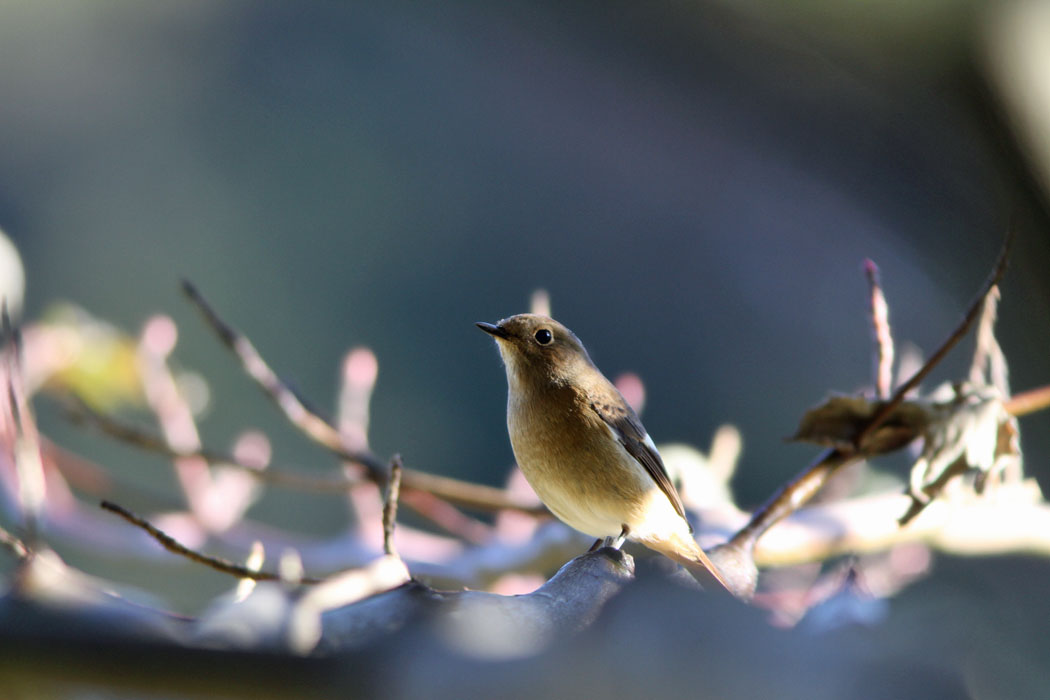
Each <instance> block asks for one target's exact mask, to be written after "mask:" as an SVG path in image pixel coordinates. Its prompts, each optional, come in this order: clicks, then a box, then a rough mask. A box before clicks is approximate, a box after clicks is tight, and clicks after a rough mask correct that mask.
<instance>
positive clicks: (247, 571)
mask: <svg viewBox="0 0 1050 700" xmlns="http://www.w3.org/2000/svg"><path fill="white" fill-rule="evenodd" d="M99 506H100V507H101V508H102V509H103V510H108V511H109V512H111V513H116V514H117V515H119V516H120V517H122V518H124V519H125V520H127V521H128V522H129V523H131V524H132V525H135V526H136V527H139V528H142V529H143V530H145V531H146V532H147V533H149V535H150V536H151V537H152V538H153V539H155V540H156V541H157V542H159V543H160V545H161V546H162V547H164V549H166V550H168V551H169V552H172V553H174V554H178V555H180V556H183V557H186V558H187V559H190V560H191V561H195V562H197V563H198V564H203V565H205V566H207V567H209V568H212V569H215V570H216V571H221V572H222V573H224V574H230V575H231V576H236V577H237V578H250V579H252V580H255V581H279V580H281V577H280V576H278V575H277V574H273V573H269V572H266V571H255V570H253V569H251V568H249V567H246V566H241V565H240V564H235V563H233V562H232V561H230V560H229V559H222V558H221V557H212V556H208V555H206V554H201V553H200V552H197V551H194V550H192V549H190V548H189V547H187V546H185V545H183V544H181V543H179V542H178V541H177V540H176V539H175V538H174V537H172V536H171V535H169V534H167V533H166V532H164V531H163V530H160V529H159V528H157V527H155V526H154V525H152V524H150V523H149V522H148V521H146V520H145V519H143V518H140V517H139V516H137V515H135V514H134V513H132V512H131V511H129V510H127V509H126V508H124V507H122V506H119V505H117V504H116V503H111V502H110V501H102V502H101V503H99ZM301 582H302V583H320V582H321V579H316V578H309V577H304V578H303V579H302V581H301Z"/></svg>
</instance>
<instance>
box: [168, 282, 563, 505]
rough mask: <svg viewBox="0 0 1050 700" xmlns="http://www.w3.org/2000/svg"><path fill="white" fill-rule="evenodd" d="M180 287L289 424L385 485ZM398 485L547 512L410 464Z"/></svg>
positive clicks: (377, 466) (378, 467)
mask: <svg viewBox="0 0 1050 700" xmlns="http://www.w3.org/2000/svg"><path fill="white" fill-rule="evenodd" d="M182 288H183V291H184V292H185V293H186V296H187V297H188V298H189V299H190V301H191V302H193V303H194V305H196V306H197V308H198V309H199V310H200V311H201V313H202V314H203V316H204V318H205V320H206V321H207V322H208V324H209V325H210V326H211V328H212V329H213V330H214V331H215V333H216V334H217V335H218V336H219V338H220V339H221V340H222V341H223V343H224V344H225V345H226V346H227V347H228V348H230V349H231V350H232V351H233V352H234V353H235V354H236V355H237V356H238V357H239V358H240V360H241V364H242V365H243V367H244V369H245V371H246V372H247V373H248V375H249V376H250V377H252V379H254V380H255V381H256V382H257V383H258V384H259V386H260V387H261V388H262V389H263V391H264V392H265V393H266V395H267V396H269V397H270V399H271V400H272V401H273V402H274V403H276V404H277V405H278V407H279V408H280V409H281V410H282V411H283V412H284V414H285V416H286V417H287V419H288V420H289V421H290V422H291V423H292V425H294V426H296V427H297V428H299V429H300V430H301V431H302V432H303V433H304V434H305V435H306V436H307V437H309V438H311V439H312V440H314V441H315V442H317V443H319V444H320V445H322V446H324V447H326V448H328V450H329V451H331V452H332V453H333V454H334V455H335V456H337V457H338V458H340V459H342V460H344V461H347V462H352V463H356V464H360V465H362V466H363V467H365V469H366V470H367V471H368V474H369V477H370V478H371V479H372V480H373V481H375V482H376V483H377V484H379V485H383V484H384V482H385V481H386V479H387V473H386V469H385V465H384V464H383V463H382V461H380V459H379V458H378V457H376V456H375V454H373V453H372V452H370V451H367V450H348V449H347V448H346V446H345V445H344V441H343V438H342V436H341V435H340V434H339V431H338V430H336V428H335V427H334V426H332V424H331V423H329V422H328V421H327V420H325V419H324V418H322V417H321V416H320V415H318V414H317V413H316V412H315V411H313V410H311V409H309V408H308V407H307V406H306V404H305V403H304V402H303V401H302V400H301V399H300V397H299V396H298V395H297V394H296V393H295V392H294V391H292V389H290V388H289V387H288V385H287V384H286V383H285V382H284V381H282V380H281V378H280V377H278V376H277V373H276V372H274V371H273V370H272V369H271V368H270V366H269V365H267V364H266V361H265V360H263V358H262V356H261V355H260V354H259V353H258V351H257V350H256V349H255V347H254V346H253V345H252V344H251V342H250V341H249V340H248V339H247V337H245V336H244V335H242V334H241V333H239V332H237V331H236V330H234V329H233V328H232V327H231V326H230V325H228V324H227V323H226V322H225V321H223V320H222V319H221V318H220V317H219V315H218V314H217V313H216V312H215V310H214V309H213V308H212V307H211V305H210V304H208V302H207V301H206V300H205V299H204V297H203V296H201V294H200V292H199V291H197V289H196V287H194V286H193V285H192V284H190V283H189V282H187V281H183V283H182ZM402 486H403V487H404V488H405V489H406V490H408V489H412V490H418V491H426V492H428V493H432V494H434V495H435V496H438V497H440V498H443V499H445V500H447V501H451V502H453V503H457V504H459V505H461V506H465V507H468V508H478V509H480V510H500V509H503V508H511V509H514V510H518V511H521V512H524V513H532V514H536V515H539V514H543V513H546V512H547V511H546V509H544V508H537V507H536V506H535V505H532V504H528V505H526V504H524V503H520V502H518V501H517V500H516V499H513V498H511V497H510V496H508V495H507V494H506V493H505V492H503V491H502V490H501V489H496V488H492V487H491V486H482V485H480V484H474V483H470V482H467V481H460V480H459V479H452V478H450V477H445V476H436V475H434V474H428V473H426V472H420V471H416V470H413V469H404V470H403V472H402Z"/></svg>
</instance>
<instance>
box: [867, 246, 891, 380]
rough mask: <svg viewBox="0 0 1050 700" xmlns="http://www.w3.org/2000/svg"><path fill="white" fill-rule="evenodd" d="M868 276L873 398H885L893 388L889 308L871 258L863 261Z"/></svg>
mask: <svg viewBox="0 0 1050 700" xmlns="http://www.w3.org/2000/svg"><path fill="white" fill-rule="evenodd" d="M864 274H865V275H866V276H867V278H868V292H869V297H868V309H869V312H870V313H871V335H872V340H874V341H875V362H874V374H875V377H874V379H875V398H878V399H885V398H886V397H888V396H889V395H890V391H891V390H892V388H893V334H892V333H891V332H890V309H889V306H888V305H887V304H886V296H885V295H884V294H883V293H882V283H881V282H880V281H879V267H878V265H876V264H875V262H874V261H873V260H865V261H864Z"/></svg>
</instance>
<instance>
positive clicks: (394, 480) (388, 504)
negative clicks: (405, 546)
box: [383, 455, 401, 558]
mask: <svg viewBox="0 0 1050 700" xmlns="http://www.w3.org/2000/svg"><path fill="white" fill-rule="evenodd" d="M400 490H401V455H394V456H393V457H391V458H390V480H389V481H388V482H387V487H386V498H384V499H383V551H384V552H385V553H386V554H389V555H391V556H395V557H396V556H398V554H397V548H396V547H395V546H394V523H395V521H396V520H397V498H398V493H399V492H400ZM399 558H400V557H399Z"/></svg>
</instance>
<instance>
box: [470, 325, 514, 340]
mask: <svg viewBox="0 0 1050 700" xmlns="http://www.w3.org/2000/svg"><path fill="white" fill-rule="evenodd" d="M474 325H476V326H477V327H478V328H480V329H481V330H483V331H485V332H486V333H488V334H489V335H492V336H495V337H497V338H509V337H510V334H509V333H507V331H505V330H503V329H502V328H500V327H499V326H496V325H493V324H491V323H485V322H484V321H479V322H478V323H476V324H474Z"/></svg>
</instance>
